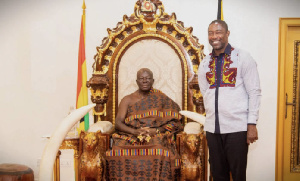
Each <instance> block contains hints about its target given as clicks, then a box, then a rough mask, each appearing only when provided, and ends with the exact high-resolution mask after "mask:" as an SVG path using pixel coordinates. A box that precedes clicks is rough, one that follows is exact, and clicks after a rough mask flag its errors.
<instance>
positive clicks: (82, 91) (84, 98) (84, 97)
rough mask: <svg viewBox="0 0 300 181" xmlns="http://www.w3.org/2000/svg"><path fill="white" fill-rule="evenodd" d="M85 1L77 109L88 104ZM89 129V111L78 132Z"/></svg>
mask: <svg viewBox="0 0 300 181" xmlns="http://www.w3.org/2000/svg"><path fill="white" fill-rule="evenodd" d="M85 9H86V6H85V1H84V0H83V4H82V16H81V27H80V38H79V51H78V76H77V97H76V98H77V99H76V109H78V108H80V107H83V106H86V105H88V90H87V87H86V81H87V70H86V57H85ZM88 129H89V113H87V114H86V115H85V116H84V117H83V118H82V119H81V120H80V123H79V129H78V133H79V134H80V132H81V131H87V130H88Z"/></svg>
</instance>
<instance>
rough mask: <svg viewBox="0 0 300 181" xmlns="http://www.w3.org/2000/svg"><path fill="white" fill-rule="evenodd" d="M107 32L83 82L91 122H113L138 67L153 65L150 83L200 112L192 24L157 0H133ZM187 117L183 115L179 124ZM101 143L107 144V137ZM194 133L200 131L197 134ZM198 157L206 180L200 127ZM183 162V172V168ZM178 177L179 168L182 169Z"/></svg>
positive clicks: (198, 52) (199, 53)
mask: <svg viewBox="0 0 300 181" xmlns="http://www.w3.org/2000/svg"><path fill="white" fill-rule="evenodd" d="M107 31H108V37H106V38H104V39H103V40H102V44H101V45H100V46H99V47H97V54H96V55H95V57H94V60H95V62H94V64H93V75H92V77H91V78H90V80H89V81H88V82H87V86H88V87H89V88H90V90H91V94H92V96H91V100H92V102H93V103H95V104H96V107H95V108H94V122H95V123H96V122H98V121H103V120H106V121H110V122H111V123H112V124H113V125H114V124H115V118H116V114H117V112H118V105H119V103H120V100H121V99H122V98H123V97H124V96H125V95H128V94H129V93H132V92H134V91H135V90H137V89H138V87H137V85H136V82H135V80H136V73H137V71H138V70H139V69H140V68H144V67H145V68H149V69H150V70H152V71H153V75H154V79H155V83H154V85H153V87H154V88H156V89H159V90H161V91H162V92H164V93H165V94H166V95H168V96H169V97H170V98H172V99H173V100H174V101H175V102H177V103H178V104H179V105H180V107H181V109H182V110H189V111H194V112H198V113H200V114H204V107H203V102H202V96H201V94H200V91H199V86H198V80H197V69H198V65H199V63H200V61H201V60H202V59H203V57H204V54H203V45H201V44H199V43H198V39H197V38H196V37H195V36H193V35H192V28H191V27H190V28H185V27H184V24H183V23H182V22H180V21H177V19H176V15H175V14H174V13H172V14H171V15H169V14H167V13H166V12H165V11H164V6H163V4H162V2H161V1H159V0H138V1H137V2H136V4H135V7H134V13H133V14H132V15H131V16H130V17H128V16H126V15H124V17H123V21H122V22H119V23H117V26H116V27H115V28H114V29H112V30H111V29H108V30H107ZM188 122H190V120H189V119H187V118H184V119H183V125H185V124H187V123H188ZM103 136H104V139H105V140H106V141H104V142H102V144H105V145H102V149H107V148H108V147H109V144H110V143H109V141H108V139H107V137H109V135H106V134H103ZM198 136H199V135H198ZM199 137H200V138H201V139H200V140H201V144H200V148H199V154H198V155H199V157H200V159H201V164H202V165H200V167H199V168H200V171H199V174H200V175H199V180H207V174H206V172H207V170H206V169H207V165H206V163H207V153H206V141H205V136H204V134H203V132H202V133H201V135H200V136H199ZM176 142H177V148H178V151H179V153H183V152H184V149H183V148H184V147H183V134H178V135H177V140H176ZM184 171H185V169H184V166H182V172H184ZM181 175H182V179H181V180H188V179H184V173H181Z"/></svg>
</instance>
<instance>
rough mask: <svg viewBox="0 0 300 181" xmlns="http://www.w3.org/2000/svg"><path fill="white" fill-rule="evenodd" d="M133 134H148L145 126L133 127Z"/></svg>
mask: <svg viewBox="0 0 300 181" xmlns="http://www.w3.org/2000/svg"><path fill="white" fill-rule="evenodd" d="M133 135H134V136H139V135H142V136H145V135H148V131H147V129H145V128H139V129H135V130H134V133H133Z"/></svg>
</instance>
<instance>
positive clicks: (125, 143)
mask: <svg viewBox="0 0 300 181" xmlns="http://www.w3.org/2000/svg"><path fill="white" fill-rule="evenodd" d="M179 110H180V108H179V106H178V104H176V103H175V102H174V101H173V100H172V99H170V98H169V97H168V96H166V95H165V94H163V93H162V92H161V91H159V90H156V89H151V91H150V93H149V94H148V96H147V97H145V98H143V99H141V100H140V101H138V102H136V103H134V104H133V105H129V106H128V110H127V116H126V119H125V121H124V122H125V124H126V125H127V126H129V127H131V128H135V129H138V128H141V127H150V128H159V130H160V133H157V134H156V135H154V136H152V137H151V139H150V140H148V141H149V142H148V141H146V140H139V139H138V138H137V137H136V136H134V135H131V134H128V133H124V132H120V131H119V132H116V133H114V134H113V135H112V138H113V147H112V150H110V151H107V152H106V160H107V175H108V178H109V180H118V181H121V180H124V181H125V180H157V181H158V180H160V181H167V180H177V178H178V177H179V172H180V157H179V155H178V153H177V150H176V145H175V133H177V132H179V131H181V130H182V125H181V122H180V119H181V116H180V115H179V113H178V112H179Z"/></svg>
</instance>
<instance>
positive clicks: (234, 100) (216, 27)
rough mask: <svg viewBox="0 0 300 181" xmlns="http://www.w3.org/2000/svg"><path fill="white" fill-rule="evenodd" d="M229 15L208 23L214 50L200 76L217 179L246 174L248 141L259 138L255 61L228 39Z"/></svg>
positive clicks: (238, 179)
mask: <svg viewBox="0 0 300 181" xmlns="http://www.w3.org/2000/svg"><path fill="white" fill-rule="evenodd" d="M229 35H230V31H229V30H228V26H227V24H226V22H225V21H222V20H214V21H212V22H211V23H210V25H209V27H208V40H209V44H210V45H211V46H212V47H213V50H212V53H211V54H210V55H209V56H206V57H205V59H204V60H203V61H202V62H201V63H200V66H199V71H198V76H199V77H198V81H199V86H200V90H201V93H202V95H203V98H204V105H205V109H206V121H205V125H204V130H205V131H206V138H207V143H208V148H209V155H210V157H209V161H210V165H211V172H212V176H213V180H214V181H229V180H230V172H231V174H232V178H233V180H234V181H245V180H246V167H247V154H248V145H249V144H250V143H253V142H255V141H256V140H257V139H258V134H257V129H256V122H257V120H258V111H259V106H260V98H261V89H260V83H259V76H258V71H257V67H256V62H255V61H254V59H253V58H252V57H251V56H250V54H249V53H247V52H245V51H244V50H241V49H238V48H236V47H233V46H231V45H230V44H229V43H228V37H229Z"/></svg>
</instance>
